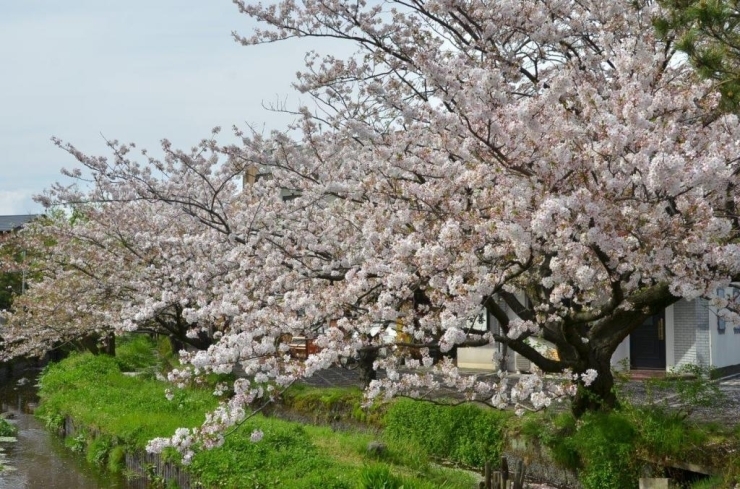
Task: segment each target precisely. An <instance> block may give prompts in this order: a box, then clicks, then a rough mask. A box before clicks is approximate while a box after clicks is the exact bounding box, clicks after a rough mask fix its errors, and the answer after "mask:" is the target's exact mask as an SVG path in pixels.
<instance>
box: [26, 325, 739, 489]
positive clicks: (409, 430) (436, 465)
mask: <svg viewBox="0 0 740 489" xmlns="http://www.w3.org/2000/svg"><path fill="white" fill-rule="evenodd" d="M165 350H166V348H159V349H158V348H157V346H156V345H154V344H152V343H151V342H149V341H148V340H147V339H145V338H141V337H139V338H135V339H133V340H130V341H128V342H123V343H122V344H121V345H120V347H119V349H118V356H117V357H116V358H111V357H105V356H97V357H95V356H92V355H89V354H75V355H73V356H71V357H69V358H67V359H66V360H64V361H62V362H60V363H59V364H55V365H52V366H50V367H49V368H48V369H47V370H46V372H45V373H44V374H43V376H42V379H41V382H42V387H41V391H40V396H41V406H40V409H39V410H38V415H39V417H41V418H42V419H45V420H46V422H47V425H48V426H49V427H51V428H54V427H58V426H60V425H61V423H62V422H63V421H64V419H65V418H67V417H69V418H72V419H74V422H75V424H76V425H77V426H79V427H82V431H81V432H78V433H77V434H75V436H73V437H69V438H68V439H67V444H68V446H70V448H72V449H74V450H77V451H79V452H81V453H84V454H85V455H86V457H87V459H88V460H89V461H91V462H92V463H95V464H98V465H101V466H103V467H105V468H106V469H107V470H111V471H114V472H115V471H121V470H122V469H123V458H124V457H123V456H124V454H125V453H126V452H137V451H138V452H141V451H142V450H143V448H144V446H145V445H146V443H147V441H148V440H150V439H152V438H155V437H159V436H170V435H171V434H172V433H173V432H174V430H175V429H176V428H178V427H194V426H198V425H200V424H201V423H202V421H203V419H204V414H205V413H206V412H207V411H209V410H211V409H213V408H214V407H215V406H216V404H217V399H216V398H214V397H213V395H212V394H211V392H212V390H213V386H212V384H209V385H202V386H200V387H188V388H186V389H181V390H180V389H175V390H174V393H175V396H174V399H173V400H171V401H167V400H166V398H165V396H164V392H165V389H166V388H167V387H170V386H169V385H168V384H166V383H164V382H161V381H159V380H157V375H156V374H157V373H158V372H161V371H163V370H166V369H167V368H168V367H171V366H172V365H173V364H174V360H173V357H172V356H171V355H169V354H168V353H167V352H166V351H165ZM125 371H133V372H129V373H126V372H125ZM212 380H213V381H214V382H215V381H216V380H218V379H215V378H214V379H212ZM681 382H684V384H676V383H674V384H671V385H670V389H672V391H677V392H679V393H680V392H684V393H685V395H684V397H685V399H684V401H685V406H684V408H685V409H684V411H682V410H678V411H677V410H675V409H673V410H672V409H668V408H666V407H665V406H661V405H660V404H659V403H653V404H650V405H647V406H635V405H633V404H631V403H630V402H628V401H627V400H624V401H623V403H622V408H621V409H619V410H617V411H614V412H611V413H594V414H589V415H586V416H584V417H583V418H581V419H579V420H576V419H574V418H573V417H572V416H571V415H570V414H569V413H567V412H560V413H552V412H551V413H536V414H529V415H526V416H524V417H523V418H517V417H515V416H513V415H512V414H511V413H507V412H501V411H495V410H491V409H483V408H480V407H478V406H474V405H462V406H455V407H451V406H440V405H437V404H433V403H428V402H414V401H409V400H397V401H395V402H393V403H391V404H388V405H384V406H379V407H376V408H373V409H370V410H364V409H362V408H361V406H360V404H361V402H362V392H361V391H360V390H359V389H356V388H326V389H316V388H310V387H306V386H294V388H291V389H290V390H289V391H288V392H287V393H286V394H285V396H284V398H283V401H282V404H281V406H280V407H279V409H276V410H274V411H272V412H271V413H270V412H268V416H267V417H265V416H257V417H255V418H253V419H250V420H248V421H247V422H245V423H244V424H243V425H242V426H241V427H239V428H238V429H236V430H235V431H234V432H233V433H231V434H230V435H229V436H228V437H227V440H226V443H225V444H224V445H223V446H222V447H220V448H217V449H214V450H211V451H208V452H202V453H199V454H198V455H196V456H195V458H194V459H193V462H192V465H190V466H189V467H188V471H189V472H190V473H191V475H192V476H193V478H194V480H196V481H198V482H200V483H201V484H202V487H205V488H211V487H213V488H215V487H219V488H222V487H226V488H240V489H241V488H271V487H281V488H295V489H298V488H313V487H316V488H328V489H332V488H346V489H371V488H386V489H393V488H400V487H404V488H405V489H414V488H416V489H432V488H440V487H442V488H448V489H453V488H460V489H470V488H473V487H475V486H476V477H475V476H474V475H472V474H471V473H470V472H467V471H463V470H456V469H449V468H443V467H442V465H446V466H449V465H455V466H458V467H467V468H479V467H481V466H482V465H483V464H484V462H485V461H486V460H490V461H496V460H498V459H499V457H500V455H501V454H502V452H503V451H504V450H505V449H506V448H507V447H508V448H509V449H512V447H518V450H519V454H520V456H522V457H523V458H524V459H525V460H528V461H529V460H533V457H539V459H538V460H539V461H540V463H542V462H543V461H544V463H545V464H551V465H552V466H553V467H562V468H567V469H569V470H571V471H573V472H575V473H576V474H577V478H578V480H579V481H580V483H581V485H582V486H583V487H584V488H585V489H608V488H615V489H616V488H618V489H626V488H630V487H637V478H638V477H639V476H640V475H641V474H645V473H652V474H653V475H655V476H663V475H671V476H674V477H678V476H681V474H680V473H678V472H676V471H675V470H673V469H670V468H666V467H671V466H673V467H675V466H676V464H677V463H678V464H679V465H680V464H681V463H684V462H690V463H693V464H695V465H701V466H703V467H708V468H709V469H711V470H714V471H715V476H714V477H713V478H712V479H710V480H703V481H693V482H691V481H690V479H685V480H686V484H685V485H684V487H695V488H703V489H706V488H710V487H711V488H721V487H733V485H734V484H735V483H736V482H738V481H740V455H738V454H739V453H740V450H738V447H740V428H737V427H734V428H733V427H727V426H721V425H719V424H717V423H714V424H713V423H693V422H690V421H688V420H687V419H686V416H685V414H686V412H688V411H689V410H690V409H691V408H692V406H694V405H696V404H697V403H702V402H703V403H705V404H707V403H708V404H710V405H711V404H712V403H716V402H718V400H719V398H717V397H716V396H714V394H712V384H708V383H702V381H701V380H686V381H681ZM713 396H714V397H713ZM671 399H672V402H673V403H674V404H675V403H676V402H677V401H680V400H681V396H680V395H679V396H678V397H675V396H674V397H672V398H671ZM278 414H280V415H293V416H295V417H296V419H297V420H299V421H301V422H291V421H285V420H283V419H278V416H277V415H278ZM330 426H334V427H335V428H340V429H332V428H331V427H330ZM254 429H260V430H262V431H263V432H264V438H263V440H262V441H261V442H259V443H253V442H251V440H250V435H251V433H252V431H253V430H254ZM368 446H374V447H375V449H371V450H368ZM514 451H515V452H516V449H514ZM170 457H171V459H172V460H173V461H175V462H176V460H177V457H175V456H174V455H172V454H170ZM684 475H685V474H684Z"/></svg>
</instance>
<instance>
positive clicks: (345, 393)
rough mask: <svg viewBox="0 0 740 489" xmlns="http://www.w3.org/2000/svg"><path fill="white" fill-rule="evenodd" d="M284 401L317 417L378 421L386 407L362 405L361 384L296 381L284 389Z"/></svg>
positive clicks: (323, 420) (322, 420)
mask: <svg viewBox="0 0 740 489" xmlns="http://www.w3.org/2000/svg"><path fill="white" fill-rule="evenodd" d="M282 401H283V405H284V406H285V407H287V408H289V409H293V410H296V411H299V412H301V413H303V414H307V415H310V416H311V417H313V419H314V420H315V421H321V422H329V421H337V420H352V421H358V422H363V423H371V424H377V423H379V422H380V418H381V413H382V408H380V407H374V408H370V409H365V408H363V407H362V402H363V392H362V390H361V389H360V388H359V387H309V386H307V385H301V384H296V385H293V386H291V387H290V389H288V390H287V391H285V392H284V393H283V398H282Z"/></svg>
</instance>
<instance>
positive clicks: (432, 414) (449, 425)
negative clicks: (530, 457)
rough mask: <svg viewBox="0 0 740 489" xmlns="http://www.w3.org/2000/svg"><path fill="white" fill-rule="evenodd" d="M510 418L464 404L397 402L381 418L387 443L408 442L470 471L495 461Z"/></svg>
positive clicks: (501, 413) (499, 413) (496, 412)
mask: <svg viewBox="0 0 740 489" xmlns="http://www.w3.org/2000/svg"><path fill="white" fill-rule="evenodd" d="M511 416H512V415H511V414H510V413H506V412H502V411H496V410H493V409H484V408H480V407H478V406H474V405H470V404H464V405H460V406H440V405H437V404H432V403H428V402H420V401H412V400H407V399H401V400H399V401H397V402H395V403H393V404H392V405H391V406H390V407H389V408H388V412H387V413H386V415H385V418H384V421H385V436H386V437H387V439H388V440H389V441H392V442H396V443H402V442H411V443H413V444H415V445H418V446H419V447H421V448H422V449H423V450H425V451H426V452H427V453H428V454H429V455H432V456H434V457H437V458H441V459H447V460H450V461H453V462H455V463H461V464H464V465H467V466H472V467H482V466H483V465H484V464H485V462H486V460H497V459H498V458H499V457H500V456H501V452H502V449H503V445H504V427H505V424H506V422H507V421H508V420H509V419H511Z"/></svg>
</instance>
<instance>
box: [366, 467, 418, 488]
mask: <svg viewBox="0 0 740 489" xmlns="http://www.w3.org/2000/svg"><path fill="white" fill-rule="evenodd" d="M357 487H358V489H403V488H404V487H406V486H404V483H403V480H402V479H401V478H400V477H398V476H396V475H394V474H392V473H391V471H390V469H389V468H388V466H387V465H380V464H374V465H368V466H367V467H365V468H364V469H362V471H361V472H360V480H359V483H358V485H357Z"/></svg>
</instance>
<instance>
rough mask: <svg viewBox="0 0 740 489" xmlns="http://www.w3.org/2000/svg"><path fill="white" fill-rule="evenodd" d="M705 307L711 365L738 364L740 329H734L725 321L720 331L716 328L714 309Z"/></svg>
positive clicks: (727, 365)
mask: <svg viewBox="0 0 740 489" xmlns="http://www.w3.org/2000/svg"><path fill="white" fill-rule="evenodd" d="M706 309H707V316H708V318H707V319H708V324H709V340H710V341H709V343H710V351H711V359H712V366H713V367H715V368H722V367H729V366H730V365H737V364H740V329H735V327H733V325H732V324H731V323H727V324H725V329H724V333H720V331H719V329H718V328H717V322H718V321H717V314H716V310H714V308H709V307H707V308H706Z"/></svg>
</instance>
